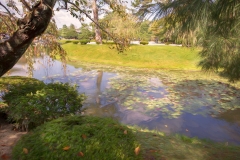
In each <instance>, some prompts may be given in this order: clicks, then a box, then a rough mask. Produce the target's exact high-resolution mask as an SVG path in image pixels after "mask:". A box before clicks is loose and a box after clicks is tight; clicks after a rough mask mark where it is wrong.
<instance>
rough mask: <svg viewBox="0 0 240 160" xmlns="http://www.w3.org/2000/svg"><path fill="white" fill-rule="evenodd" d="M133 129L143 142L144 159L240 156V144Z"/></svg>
mask: <svg viewBox="0 0 240 160" xmlns="http://www.w3.org/2000/svg"><path fill="white" fill-rule="evenodd" d="M132 129H133V130H135V134H136V136H137V139H138V140H139V142H140V144H141V147H142V155H143V159H147V160H148V159H151V160H165V159H168V160H172V159H191V160H192V159H194V160H235V159H238V158H239V156H240V152H239V150H240V146H228V145H227V144H221V143H216V142H211V141H208V140H200V139H198V138H189V137H186V136H182V135H169V136H166V135H164V134H163V133H160V132H157V131H149V130H143V129H140V128H136V127H133V128H132Z"/></svg>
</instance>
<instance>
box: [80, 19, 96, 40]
mask: <svg viewBox="0 0 240 160" xmlns="http://www.w3.org/2000/svg"><path fill="white" fill-rule="evenodd" d="M79 31H80V32H79V34H78V39H90V38H93V37H94V32H93V31H92V29H91V27H90V26H89V25H88V24H86V23H82V26H81V27H80V29H79Z"/></svg>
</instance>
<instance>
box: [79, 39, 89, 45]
mask: <svg viewBox="0 0 240 160" xmlns="http://www.w3.org/2000/svg"><path fill="white" fill-rule="evenodd" d="M79 42H80V43H81V45H86V44H87V43H89V39H81V40H79Z"/></svg>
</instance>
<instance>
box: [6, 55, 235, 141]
mask: <svg viewBox="0 0 240 160" xmlns="http://www.w3.org/2000/svg"><path fill="white" fill-rule="evenodd" d="M49 62H51V63H49ZM78 66H79V65H78ZM34 67H35V70H34V72H33V77H34V78H37V79H39V80H43V81H44V82H46V83H49V82H68V83H71V84H77V85H78V86H79V89H78V90H79V92H80V93H85V94H86V95H87V97H88V98H87V100H86V102H85V104H84V108H85V109H86V110H85V111H84V114H87V115H96V116H103V117H105V116H108V117H113V118H115V119H117V120H119V121H120V122H122V123H124V124H130V125H138V126H141V127H144V128H149V129H155V130H159V131H161V132H164V133H166V134H170V133H180V134H184V135H187V136H190V137H199V138H207V139H211V140H214V141H218V142H227V143H230V144H237V145H239V144H240V90H239V89H238V88H235V87H234V86H232V85H229V84H228V83H223V82H220V81H218V79H217V78H216V77H209V76H208V75H207V76H203V75H200V74H202V73H201V72H184V71H174V72H165V71H151V70H146V69H145V70H144V69H142V70H134V69H131V68H121V67H106V66H100V65H94V64H83V66H82V67H81V68H78V67H74V66H72V65H67V67H66V68H65V69H63V68H62V64H61V62H59V61H52V60H51V59H49V57H45V58H38V59H37V60H36V63H34ZM9 75H20V76H27V65H26V61H25V59H24V58H22V59H21V60H20V61H19V62H18V64H16V65H15V67H14V68H13V69H12V70H11V71H10V73H9Z"/></svg>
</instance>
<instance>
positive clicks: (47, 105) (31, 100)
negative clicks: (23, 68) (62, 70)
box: [2, 83, 85, 127]
mask: <svg viewBox="0 0 240 160" xmlns="http://www.w3.org/2000/svg"><path fill="white" fill-rule="evenodd" d="M8 90H9V91H8V92H7V93H5V95H3V97H2V98H3V100H4V102H5V103H6V104H7V106H6V107H4V108H3V110H4V112H6V113H7V114H8V116H9V119H10V120H13V121H15V122H16V123H19V124H20V127H21V123H22V122H23V121H24V120H26V119H27V120H28V124H32V125H33V126H38V125H41V124H43V123H44V122H45V121H49V120H52V119H56V118H58V117H63V116H66V115H68V114H70V113H73V114H74V113H76V112H77V111H79V110H80V109H81V107H82V102H83V100H84V98H85V96H84V95H79V94H78V92H77V90H76V87H72V86H70V85H69V84H62V83H51V84H47V85H46V84H43V83H42V84H38V85H37V84H36V83H32V84H18V85H11V86H10V87H9V88H8Z"/></svg>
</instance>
